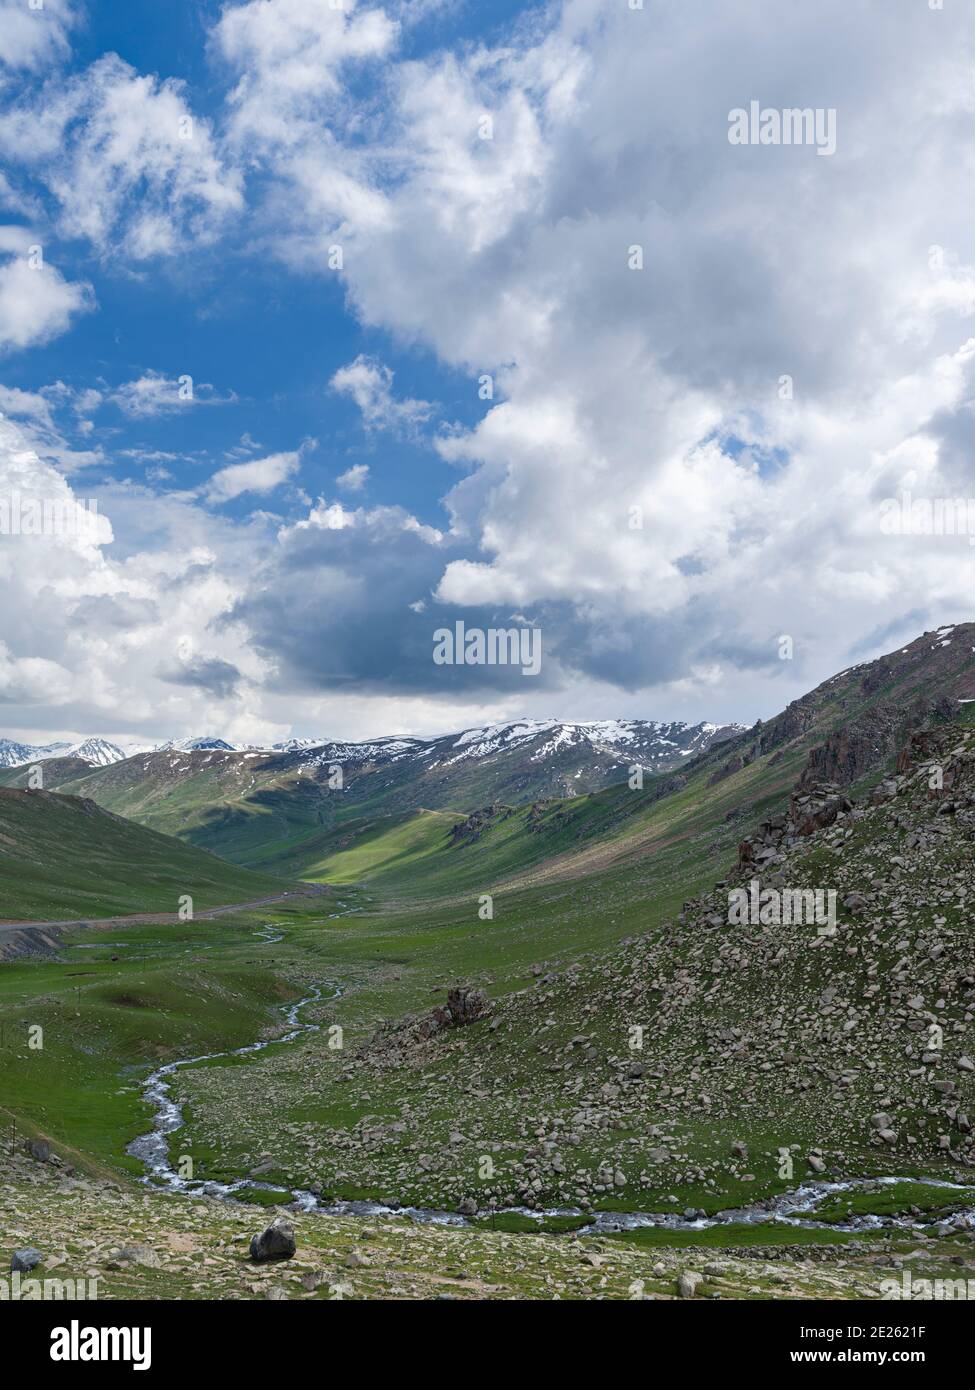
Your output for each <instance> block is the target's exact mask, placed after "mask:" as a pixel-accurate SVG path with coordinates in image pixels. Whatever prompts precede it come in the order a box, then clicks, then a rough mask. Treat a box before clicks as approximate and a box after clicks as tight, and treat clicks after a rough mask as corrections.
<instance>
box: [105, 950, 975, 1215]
mask: <svg viewBox="0 0 975 1390" xmlns="http://www.w3.org/2000/svg"><path fill="white" fill-rule="evenodd" d="M275 931H276V928H273V927H262V928H260V930H259V932H258V933H257V934H258V935H260V936H261V937H262V939H263V940H265V941H276V940H280V939H281V938H280V937H278V936H275V935H273V933H274V932H275ZM327 987H330V988H332V991H333V992H332V994H331V995H330V996H329V998H331V999H337V998H339V996H340V995H341V994H342V988H341V986H322V987H319V986H317V985H313V986H312V987H311V993H310V994H307V995H305V997H304V998H303V999H299V1000H297V1001H296V1002H295V1003H294V1004H286V1005H283V1006H282V1010H281V1011H282V1013H283V1014H284V1021H285V1025H286V1030H287V1031H285V1032H284V1033H283V1034H282V1035H281V1036H280V1037H277V1038H266V1039H263V1040H261V1041H259V1042H253V1043H248V1044H247V1045H246V1046H244V1047H236V1048H232V1049H230V1050H228V1051H225V1052H206V1053H201V1054H200V1055H199V1056H197V1057H184V1058H181V1059H180V1060H179V1061H176V1062H168V1063H167V1064H166V1065H165V1066H162V1067H159V1068H157V1070H156V1071H154V1072H152V1073H151V1074H150V1075H149V1076H148V1077H147V1078H146V1080H145V1081H144V1082H143V1083H142V1095H143V1099H144V1100H145V1101H146V1102H147V1103H148V1104H150V1105H151V1106H152V1107H153V1108H154V1111H155V1116H154V1120H153V1127H152V1129H151V1130H150V1131H149V1132H148V1133H146V1134H141V1135H140V1136H139V1137H138V1138H137V1139H133V1140H132V1142H131V1143H130V1144H128V1145H127V1146H126V1153H128V1154H131V1155H132V1157H133V1158H137V1159H139V1161H140V1162H141V1163H142V1164H143V1165H144V1167H145V1169H146V1172H145V1176H144V1177H143V1179H142V1181H143V1182H145V1183H147V1184H150V1185H151V1186H153V1187H157V1188H162V1189H164V1190H167V1191H170V1192H179V1193H182V1194H184V1195H191V1196H207V1197H218V1198H222V1199H224V1200H228V1201H232V1200H234V1198H235V1197H236V1196H237V1194H239V1193H241V1192H243V1191H245V1190H246V1191H251V1192H253V1191H263V1192H280V1191H281V1187H280V1185H278V1184H272V1183H264V1182H260V1181H259V1180H257V1179H255V1178H237V1179H235V1180H234V1181H233V1182H227V1183H222V1182H217V1181H215V1180H213V1179H208V1178H191V1177H183V1176H181V1174H180V1173H179V1172H178V1170H177V1169H176V1168H175V1167H174V1166H173V1163H172V1160H171V1158H170V1152H169V1141H170V1139H171V1137H172V1136H173V1135H175V1134H177V1133H178V1132H179V1131H180V1130H181V1129H182V1128H183V1124H184V1120H183V1110H182V1106H181V1105H180V1104H179V1103H178V1102H177V1101H175V1100H174V1099H173V1098H172V1095H171V1094H170V1089H171V1080H172V1077H173V1076H174V1075H175V1073H176V1072H178V1071H180V1070H182V1069H183V1068H184V1067H192V1066H197V1065H199V1064H201V1063H205V1062H216V1061H219V1060H221V1059H222V1058H225V1057H246V1056H248V1055H250V1054H251V1053H256V1052H263V1051H265V1050H266V1049H267V1048H271V1047H285V1046H287V1045H288V1044H289V1043H293V1042H294V1041H295V1040H296V1039H297V1038H300V1037H302V1036H303V1035H304V1034H305V1033H317V1032H318V1031H319V1029H320V1025H319V1024H317V1023H303V1022H301V1020H300V1018H299V1015H300V1013H301V1010H302V1009H304V1008H305V1007H306V1006H307V1005H308V1004H314V1003H317V1002H318V1001H319V1000H320V999H321V998H322V995H323V989H324V988H327ZM902 1182H913V1183H924V1184H930V1185H932V1186H936V1187H941V1188H946V1189H954V1190H957V1191H959V1192H968V1191H970V1190H971V1189H970V1187H966V1186H965V1185H964V1184H961V1183H952V1182H946V1181H943V1180H941V1179H938V1178H916V1177H914V1178H900V1177H880V1178H854V1179H849V1180H847V1181H842V1182H826V1181H815V1182H804V1183H800V1184H799V1186H798V1187H797V1188H795V1190H794V1191H791V1192H783V1193H780V1194H779V1195H777V1196H774V1197H766V1198H762V1199H761V1200H759V1201H757V1202H754V1203H750V1204H747V1205H745V1206H741V1207H731V1208H728V1209H727V1210H725V1211H719V1212H716V1213H715V1214H714V1215H713V1216H700V1217H694V1218H689V1217H687V1216H684V1215H681V1214H679V1213H675V1212H622V1211H620V1212H614V1211H600V1212H594V1213H591V1214H589V1215H591V1218H592V1219H591V1220H590V1221H589V1222H588V1223H587V1224H586V1225H585V1226H584V1227H582V1228H581V1231H582V1233H583V1234H587V1235H605V1234H607V1233H610V1232H614V1231H632V1230H637V1229H639V1228H643V1227H660V1228H666V1229H669V1230H674V1231H703V1230H707V1229H709V1228H710V1227H712V1226H723V1225H728V1224H730V1223H739V1224H743V1225H758V1224H761V1223H763V1222H781V1223H782V1224H784V1225H789V1226H805V1227H808V1228H810V1229H829V1230H834V1231H863V1230H869V1229H898V1230H920V1229H921V1228H922V1227H923V1226H924V1225H926V1224H930V1222H925V1221H923V1220H915V1219H912V1218H909V1217H906V1216H898V1217H890V1216H875V1215H857V1216H854V1217H852V1218H851V1219H850V1221H849V1222H848V1223H839V1222H830V1223H829V1226H828V1227H826V1226H825V1225H824V1224H823V1223H820V1222H817V1221H814V1220H812V1219H811V1218H810V1216H809V1213H810V1211H811V1210H812V1209H813V1208H814V1207H815V1206H817V1204H818V1203H820V1202H821V1201H823V1199H824V1198H827V1197H831V1196H832V1195H834V1194H835V1193H840V1192H855V1191H859V1190H861V1189H863V1188H874V1187H882V1186H892V1185H894V1184H896V1183H902ZM291 1195H292V1198H293V1202H294V1206H295V1207H296V1208H297V1209H298V1210H299V1211H304V1212H311V1211H319V1212H323V1213H324V1214H325V1215H328V1216H361V1217H376V1216H387V1215H388V1216H396V1215H399V1216H408V1217H411V1218H412V1219H413V1220H414V1221H417V1222H421V1223H429V1224H435V1225H443V1226H469V1225H471V1224H472V1223H471V1220H470V1219H469V1218H468V1217H466V1216H461V1215H460V1213H458V1212H452V1211H441V1210H438V1209H437V1208H431V1207H411V1206H390V1205H388V1204H386V1203H383V1202H374V1201H339V1202H329V1203H326V1202H322V1201H320V1200H319V1198H318V1197H317V1196H315V1194H314V1193H312V1192H308V1191H306V1190H304V1189H301V1188H295V1189H292V1194H291ZM587 1214H588V1213H584V1212H583V1211H582V1209H581V1208H579V1207H552V1208H548V1209H546V1210H539V1209H538V1208H535V1207H496V1208H487V1209H485V1210H484V1211H483V1212H481V1213H479V1215H481V1216H503V1215H516V1216H525V1217H528V1218H531V1219H534V1220H538V1221H543V1220H544V1219H545V1218H546V1217H559V1216H571V1217H582V1216H584V1215H587ZM950 1223H951V1225H952V1228H953V1229H968V1230H972V1229H975V1207H961V1208H960V1209H959V1210H958V1211H956V1212H955V1213H954V1214H953V1215H952V1217H951V1218H950Z"/></svg>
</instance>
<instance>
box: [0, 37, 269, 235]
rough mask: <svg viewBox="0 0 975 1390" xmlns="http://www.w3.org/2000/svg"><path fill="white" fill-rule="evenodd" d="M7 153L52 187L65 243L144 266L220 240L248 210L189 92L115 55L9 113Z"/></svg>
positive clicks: (3, 142)
mask: <svg viewBox="0 0 975 1390" xmlns="http://www.w3.org/2000/svg"><path fill="white" fill-rule="evenodd" d="M0 152H2V153H3V154H4V155H5V157H6V159H7V162H8V166H10V168H13V167H14V166H18V167H22V168H25V169H27V170H29V171H30V172H31V173H33V174H34V176H35V177H36V178H37V179H39V180H40V181H41V182H42V183H43V184H44V185H46V187H47V189H48V192H49V194H50V195H51V197H52V199H53V201H54V204H55V206H56V209H57V211H56V226H57V230H58V232H59V234H60V235H61V236H63V237H84V238H86V239H87V240H88V241H90V242H91V243H92V244H93V245H94V246H95V247H96V248H97V249H98V250H99V251H100V252H102V253H108V252H109V251H111V252H112V253H117V251H118V250H119V249H120V247H121V249H122V250H124V251H125V252H126V254H127V255H129V256H130V257H132V258H133V259H135V260H137V261H144V260H149V259H151V258H154V257H158V256H170V255H176V254H178V253H180V252H182V251H186V250H188V249H189V248H190V247H191V246H192V245H193V244H194V243H196V242H205V241H208V240H211V239H212V238H213V237H214V236H215V235H216V234H217V232H218V230H219V228H220V227H221V225H222V224H223V222H224V220H225V219H226V218H227V217H228V216H229V215H230V214H232V213H235V212H239V211H240V209H241V208H242V206H243V200H242V194H241V175H240V172H239V171H237V170H235V169H233V168H230V167H228V166H227V165H225V164H224V163H223V162H222V161H221V159H220V157H219V155H218V153H217V151H216V146H215V143H214V139H213V135H212V132H211V128H210V124H209V122H208V121H206V120H204V119H202V118H200V117H198V116H194V115H193V113H192V111H191V110H190V108H189V106H188V105H187V103H186V100H185V98H184V95H183V85H182V84H181V83H180V82H179V81H177V80H176V79H173V78H170V79H167V80H165V81H159V80H158V79H157V78H156V77H153V76H143V75H141V74H139V73H137V72H136V71H135V70H134V69H133V68H131V67H130V66H129V65H128V64H127V63H125V62H123V60H122V59H121V58H119V57H118V55H117V54H114V53H110V54H107V55H106V56H105V57H102V58H99V59H98V61H97V62H95V63H93V64H92V66H91V67H90V68H88V69H86V70H85V71H84V72H82V73H79V74H77V75H75V76H72V77H69V78H68V79H67V80H65V79H64V78H62V77H60V76H59V77H58V78H56V79H50V80H49V82H48V83H47V85H46V86H45V87H44V88H43V89H42V91H41V92H40V93H39V94H38V95H37V97H36V98H35V99H34V100H33V101H21V102H19V103H18V104H17V105H16V106H9V107H8V108H7V109H6V110H5V111H4V112H3V113H2V114H0Z"/></svg>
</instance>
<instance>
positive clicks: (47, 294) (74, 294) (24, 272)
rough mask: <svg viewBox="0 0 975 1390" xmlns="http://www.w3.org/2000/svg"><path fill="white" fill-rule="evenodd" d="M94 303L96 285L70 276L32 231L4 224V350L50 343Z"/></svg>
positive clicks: (0, 298)
mask: <svg viewBox="0 0 975 1390" xmlns="http://www.w3.org/2000/svg"><path fill="white" fill-rule="evenodd" d="M92 307H93V291H92V288H91V285H89V284H88V283H87V282H81V283H72V282H71V281H68V280H66V279H65V278H64V277H63V275H61V273H60V271H59V270H57V269H56V268H55V267H54V266H51V265H49V264H48V262H47V260H46V259H45V257H44V248H43V246H42V245H41V243H40V242H39V241H37V240H36V239H35V238H34V237H33V236H32V235H31V233H30V232H29V231H27V230H26V229H25V228H23V227H0V352H13V351H17V350H20V349H23V348H28V347H35V346H37V345H38V344H40V343H46V342H48V341H49V340H50V339H51V338H56V337H57V336H58V335H59V334H61V333H64V332H65V331H66V330H67V329H68V327H69V326H70V324H71V320H72V319H73V318H74V317H75V316H76V315H77V314H82V313H85V312H86V311H88V310H89V309H91V308H92Z"/></svg>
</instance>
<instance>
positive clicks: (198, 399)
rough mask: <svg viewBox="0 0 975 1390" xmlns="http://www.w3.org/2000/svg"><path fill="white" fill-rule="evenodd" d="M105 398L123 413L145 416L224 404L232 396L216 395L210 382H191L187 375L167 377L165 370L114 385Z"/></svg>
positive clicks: (145, 373) (191, 379)
mask: <svg viewBox="0 0 975 1390" xmlns="http://www.w3.org/2000/svg"><path fill="white" fill-rule="evenodd" d="M108 399H109V400H110V401H112V402H113V404H115V405H117V406H118V408H119V409H120V410H121V411H123V412H124V413H125V414H126V415H131V416H134V417H135V418H137V419H145V418H149V417H151V416H154V415H168V414H170V413H171V412H172V411H174V410H182V409H183V408H184V407H185V406H191V405H224V404H226V403H227V401H228V400H233V399H234V397H233V394H231V395H230V396H229V397H218V396H217V395H216V394H215V392H214V388H213V387H212V386H211V385H210V384H209V382H200V383H197V382H194V381H193V378H192V377H191V376H190V375H189V374H186V375H182V376H178V377H167V376H166V374H165V373H164V372H156V371H148V372H144V373H143V374H142V376H140V377H136V378H135V379H134V380H133V381H126V382H123V383H122V385H121V386H117V387H116V388H115V390H114V391H112V392H111V393H110V395H109V396H108Z"/></svg>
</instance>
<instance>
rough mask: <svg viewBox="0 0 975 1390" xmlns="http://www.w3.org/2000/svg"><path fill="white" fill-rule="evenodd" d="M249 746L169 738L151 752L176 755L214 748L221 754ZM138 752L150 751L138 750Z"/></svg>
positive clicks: (219, 740)
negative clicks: (168, 752)
mask: <svg viewBox="0 0 975 1390" xmlns="http://www.w3.org/2000/svg"><path fill="white" fill-rule="evenodd" d="M250 746H251V745H250V744H248V743H228V742H227V741H226V739H222V738H207V737H204V738H171V739H168V740H167V741H166V742H165V743H157V744H155V745H154V746H153V748H152V749H151V751H152V752H153V753H165V752H167V751H168V750H169V749H173V750H174V751H175V752H177V753H196V752H198V751H200V750H201V749H205V748H216V749H218V750H219V751H220V752H223V753H238V752H241V751H243V750H244V749H246V748H249V747H250ZM139 751H140V752H145V751H150V750H145V749H140V750H139Z"/></svg>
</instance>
